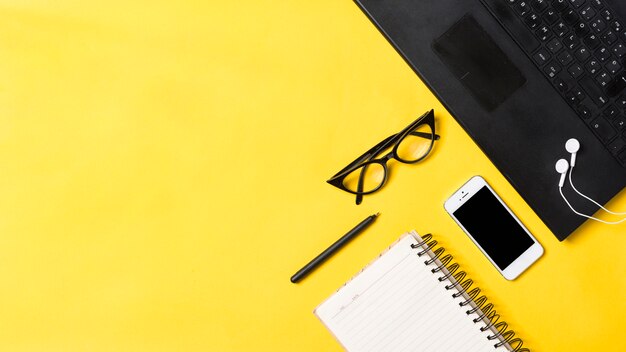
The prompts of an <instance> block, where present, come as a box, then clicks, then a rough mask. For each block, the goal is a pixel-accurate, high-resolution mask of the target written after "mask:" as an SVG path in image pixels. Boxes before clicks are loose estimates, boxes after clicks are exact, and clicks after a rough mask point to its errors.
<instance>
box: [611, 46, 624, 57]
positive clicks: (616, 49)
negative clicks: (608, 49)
mask: <svg viewBox="0 0 626 352" xmlns="http://www.w3.org/2000/svg"><path fill="white" fill-rule="evenodd" d="M613 54H615V56H617V57H619V58H621V57H622V56H624V55H626V46H624V44H622V43H618V44H617V45H616V46H615V47H614V48H613Z"/></svg>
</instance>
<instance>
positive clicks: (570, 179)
mask: <svg viewBox="0 0 626 352" xmlns="http://www.w3.org/2000/svg"><path fill="white" fill-rule="evenodd" d="M573 172H574V167H573V166H572V167H570V168H569V184H570V186H572V189H574V191H576V193H578V194H579V195H580V196H581V197H583V198H585V199H587V200H588V201H590V202H592V203H593V204H595V205H597V206H599V207H600V208H602V209H603V210H604V211H606V212H607V213H611V214H613V215H626V212H625V213H618V212H615V211H610V210H609V209H607V208H605V207H603V206H602V205H601V204H600V203H598V202H596V201H595V200H593V199H591V198H590V197H587V196H586V195H584V194H583V193H582V192H580V191H579V190H578V189H577V188H576V187H574V183H573V182H572V173H573Z"/></svg>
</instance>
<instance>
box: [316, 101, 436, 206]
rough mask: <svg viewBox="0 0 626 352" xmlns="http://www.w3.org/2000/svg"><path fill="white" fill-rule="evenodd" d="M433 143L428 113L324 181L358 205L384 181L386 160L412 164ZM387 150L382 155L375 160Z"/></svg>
mask: <svg viewBox="0 0 626 352" xmlns="http://www.w3.org/2000/svg"><path fill="white" fill-rule="evenodd" d="M436 140H439V135H437V134H436V133H435V114H434V111H433V110H430V111H428V112H426V113H424V115H422V116H420V117H419V118H418V119H417V120H415V121H413V123H411V124H410V125H408V126H407V127H406V128H405V129H403V130H402V131H400V132H399V133H396V134H394V135H391V136H389V137H387V138H385V139H384V140H383V141H382V142H380V143H378V144H377V145H376V146H374V147H373V148H372V149H370V150H368V151H367V152H366V153H365V154H363V155H361V156H360V157H358V158H357V159H356V160H355V161H353V162H351V163H350V164H349V165H348V166H346V167H345V168H343V169H342V170H341V171H339V172H338V173H337V174H336V175H335V176H333V177H332V178H331V179H330V180H328V181H326V182H328V183H329V184H331V185H333V186H335V187H337V188H339V189H341V190H344V191H346V192H349V193H352V194H356V204H361V201H362V200H363V196H364V195H366V194H371V193H374V192H376V191H378V190H379V189H381V188H382V186H383V185H384V184H385V181H387V174H388V172H387V161H389V159H396V160H398V161H399V162H401V163H405V164H415V163H417V162H418V161H421V160H423V159H424V158H426V157H427V156H428V154H429V153H430V152H431V151H432V149H433V145H434V144H435V141H436ZM390 148H391V151H390V152H389V153H387V154H386V155H385V156H383V157H382V158H376V157H377V156H378V155H379V154H381V153H382V152H384V151H386V150H389V149H390ZM375 158H376V159H375Z"/></svg>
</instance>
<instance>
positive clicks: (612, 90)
mask: <svg viewBox="0 0 626 352" xmlns="http://www.w3.org/2000/svg"><path fill="white" fill-rule="evenodd" d="M624 88H626V73H625V72H622V73H620V74H619V75H617V77H615V78H614V79H612V80H611V81H610V83H609V84H607V87H606V94H608V95H609V96H610V97H615V96H617V95H618V94H619V93H621V92H622V90H624Z"/></svg>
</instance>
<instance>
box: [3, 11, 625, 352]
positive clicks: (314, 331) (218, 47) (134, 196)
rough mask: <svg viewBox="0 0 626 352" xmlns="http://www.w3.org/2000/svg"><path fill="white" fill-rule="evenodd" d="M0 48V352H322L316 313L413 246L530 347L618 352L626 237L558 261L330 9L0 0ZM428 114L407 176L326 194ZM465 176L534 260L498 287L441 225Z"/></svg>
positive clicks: (592, 238) (416, 96)
mask: <svg viewBox="0 0 626 352" xmlns="http://www.w3.org/2000/svg"><path fill="white" fill-rule="evenodd" d="M0 33H1V35H0V160H1V165H2V166H1V167H0V169H1V170H2V171H1V172H0V195H1V196H0V283H1V284H0V316H1V318H0V350H1V351H11V352H19V351H47V352H51V351H339V350H340V346H339V345H338V344H337V343H336V342H335V341H334V339H333V338H332V337H331V335H330V334H329V333H328V332H327V331H326V330H325V328H324V327H323V326H322V324H320V323H319V322H318V321H317V319H316V318H315V317H314V315H313V314H312V311H313V309H314V308H315V307H316V305H317V304H318V303H320V302H321V301H322V300H323V299H325V298H326V297H327V296H329V295H330V294H331V293H332V292H334V290H335V289H336V288H338V287H339V286H340V285H341V284H342V283H343V282H344V281H345V280H347V279H348V278H350V277H351V276H352V275H353V274H355V273H356V272H357V271H358V270H359V269H360V268H361V267H362V266H363V265H365V264H366V263H368V262H369V261H370V260H371V259H373V258H374V257H375V256H376V255H377V254H378V253H379V252H380V251H381V250H383V249H384V248H385V247H386V246H387V245H388V244H390V243H391V242H393V241H394V240H396V239H397V238H398V236H399V235H400V234H401V233H403V232H405V231H407V230H410V229H416V230H417V231H418V232H420V233H422V234H423V233H426V232H432V233H433V234H435V236H436V237H437V239H438V240H439V242H440V243H441V244H442V245H443V246H445V247H446V248H447V249H448V250H449V251H450V252H452V253H454V255H455V258H456V260H457V261H458V262H459V263H460V264H461V265H462V266H463V268H464V269H465V270H466V271H468V272H469V273H470V275H471V276H472V278H473V279H474V280H475V281H476V283H477V284H478V286H480V287H481V288H482V289H483V291H484V292H485V293H486V294H487V295H488V297H490V298H491V300H492V301H493V302H494V303H495V305H496V306H497V310H498V312H500V313H501V314H502V315H503V317H504V318H505V320H507V321H508V322H509V323H510V325H511V327H512V328H513V329H514V330H515V331H516V332H518V333H519V335H520V336H521V337H522V338H523V339H524V340H525V341H526V345H527V346H528V347H530V348H532V350H533V351H600V350H602V351H622V350H624V349H626V342H625V340H624V339H623V337H624V328H625V327H626V326H625V325H626V323H625V320H624V319H625V316H626V304H625V302H624V298H625V297H626V280H625V279H624V278H625V274H626V272H625V267H626V259H624V258H625V257H624V255H623V252H624V250H625V249H626V233H625V232H626V224H625V225H621V226H614V227H609V226H604V225H599V224H587V225H585V226H584V227H583V228H581V229H580V231H579V232H578V233H576V234H575V235H574V236H572V237H571V238H570V239H568V240H566V241H564V242H562V243H560V242H558V241H557V239H556V238H555V237H554V236H553V235H552V234H551V233H550V232H549V231H548V229H547V228H546V226H545V225H544V224H543V223H542V222H541V221H540V220H539V218H538V217H537V216H536V215H535V214H534V213H533V212H532V211H531V209H530V208H529V207H528V205H527V204H526V203H525V202H524V201H523V200H522V199H521V197H520V196H519V195H518V194H517V193H516V192H515V191H514V189H513V188H512V187H511V185H509V184H508V183H507V181H506V180H505V179H504V178H503V176H502V175H501V174H500V173H498V171H497V170H496V169H495V168H494V166H493V165H492V164H491V163H490V162H489V161H488V159H487V158H486V157H485V156H484V155H483V154H482V153H481V152H480V151H479V149H478V147H477V146H476V145H475V144H474V143H473V142H472V141H471V140H470V138H469V137H468V136H467V135H466V134H465V133H464V132H463V130H462V129H461V128H460V127H459V125H458V124H457V123H456V122H455V121H454V120H453V119H452V118H451V116H450V115H449V113H447V112H446V111H445V110H444V109H443V108H442V106H441V105H440V103H439V102H438V101H437V100H436V99H435V98H434V97H433V95H432V94H431V93H430V92H429V90H428V89H427V88H426V87H425V86H424V84H423V83H422V82H421V81H420V80H419V79H418V78H417V77H416V76H415V74H413V72H412V71H411V70H410V69H409V68H408V67H407V65H406V64H405V63H404V62H403V61H402V60H401V58H400V57H399V56H398V55H397V54H396V53H395V52H394V50H393V49H392V48H391V47H390V45H389V44H387V42H386V41H385V40H384V39H383V38H382V36H381V35H380V34H379V33H378V32H377V31H376V29H375V28H374V27H373V26H372V25H371V24H370V23H369V22H368V20H367V19H366V18H365V16H364V15H363V14H362V13H361V12H360V11H359V10H358V8H357V7H356V6H355V5H354V4H353V3H352V2H351V1H349V0H341V1H337V0H332V1H331V0H320V1H272V2H258V1H215V0H209V1H154V0H153V1H118V0H114V1H106V2H93V1H92V2H89V1H83V0H81V1H79V0H72V1H55V2H50V1H40V0H34V1H14V0H6V1H4V0H3V1H0ZM430 108H434V109H435V111H436V119H437V128H438V130H439V133H440V134H441V135H442V138H441V140H440V141H439V142H438V143H437V145H436V149H435V150H434V152H433V154H432V155H431V157H430V158H429V159H427V160H426V161H425V162H423V163H420V164H418V165H412V166H408V165H398V164H393V165H390V166H391V169H392V177H391V180H390V181H389V183H388V184H387V185H386V187H385V188H384V189H383V190H382V191H381V192H379V193H377V194H375V195H373V196H369V197H366V198H365V200H364V202H363V204H362V205H360V206H356V205H355V204H354V199H353V197H352V196H349V195H347V194H345V193H343V192H341V191H339V190H337V189H335V188H334V187H332V186H330V185H328V184H326V183H325V180H326V179H327V178H328V177H329V176H331V175H333V174H334V173H335V172H336V171H338V170H339V169H340V168H342V167H343V166H345V164H347V163H348V162H349V161H351V160H353V159H354V158H355V157H356V156H358V155H360V154H361V153H362V152H364V151H365V150H366V149H368V148H370V147H371V146H373V145H374V144H375V143H377V142H378V141H379V140H381V139H382V138H384V137H386V136H387V135H389V134H391V133H394V132H396V131H398V130H400V129H401V128H403V127H404V126H405V125H407V124H408V123H409V122H411V121H413V120H414V119H415V118H416V116H418V115H419V114H421V113H422V112H424V111H426V110H427V109H430ZM520 147H522V148H523V146H520ZM583 147H584V146H583ZM564 154H565V152H564ZM557 157H558V156H557V155H555V158H557ZM580 167H584V160H580ZM472 175H482V176H484V177H485V178H486V179H487V180H488V182H490V183H491V184H492V186H493V187H494V188H495V189H496V191H497V192H498V193H499V194H500V195H501V196H502V197H503V198H504V200H505V201H506V202H507V203H508V204H509V205H510V206H511V208H512V209H513V210H514V211H515V212H516V213H517V214H518V215H519V217H520V218H521V219H522V220H523V222H524V223H525V224H526V225H527V226H528V227H529V228H530V230H531V231H532V232H533V233H534V235H535V236H536V237H537V238H538V239H539V241H540V242H541V244H542V245H543V246H544V247H545V255H544V256H543V258H542V259H540V261H539V262H538V263H536V265H534V266H533V267H532V268H531V269H530V270H529V271H527V272H526V273H525V274H523V276H521V277H520V278H519V279H517V280H515V281H513V282H509V281H506V280H504V279H503V278H502V277H501V276H500V274H498V273H497V272H496V270H495V269H494V268H493V267H492V266H491V264H489V263H488V261H487V260H486V259H485V258H484V257H483V255H482V254H481V253H480V252H479V251H478V249H477V248H476V247H475V246H474V245H473V244H472V243H471V242H470V240H469V239H468V238H467V237H466V235H465V234H463V233H462V232H461V230H460V229H459V228H457V226H456V225H455V224H454V223H453V222H452V220H451V219H450V218H449V217H448V216H447V215H446V213H445V212H444V210H443V207H442V204H443V202H444V200H445V199H446V198H447V196H448V195H450V194H451V193H452V192H453V191H454V190H455V189H456V188H457V187H459V186H460V185H461V184H462V183H463V182H465V181H466V180H467V179H469V178H470V177H471V176H472ZM554 182H555V184H556V182H557V175H555V178H554ZM581 188H584V185H581ZM609 205H610V206H611V208H614V209H622V210H626V194H624V193H622V194H620V195H619V196H617V197H616V198H615V199H614V200H613V201H612V202H611V203H610V204H609ZM375 212H381V213H382V215H381V216H380V218H379V219H378V220H377V222H376V223H375V224H374V225H373V226H372V227H371V228H369V229H368V230H367V231H366V232H365V233H363V234H362V235H361V236H360V237H359V238H357V239H356V240H355V241H353V242H352V243H350V244H349V245H348V246H347V247H346V248H344V249H343V250H342V251H341V252H340V253H338V254H337V255H336V256H335V257H333V258H332V259H331V260H329V261H328V262H327V263H326V264H324V265H323V266H322V267H321V268H319V270H317V271H316V272H314V273H313V274H312V275H311V276H309V277H308V278H307V279H306V280H304V281H303V282H301V283H300V284H298V285H294V284H291V283H290V282H289V277H290V276H291V275H292V274H293V273H294V272H295V271H296V270H297V269H299V268H300V267H301V266H302V265H303V264H305V263H306V262H307V261H308V260H309V259H311V258H312V257H313V256H315V255H317V254H318V253H319V252H320V251H321V250H322V249H324V248H325V247H326V246H327V245H329V244H330V243H332V242H333V241H334V240H336V239H337V238H338V237H339V236H340V235H342V234H343V233H344V232H345V231H346V230H348V229H349V228H351V227H352V226H353V225H355V224H356V223H357V222H359V221H360V220H362V219H363V218H365V217H366V216H367V215H369V214H372V213H375ZM418 330H419V327H416V331H418Z"/></svg>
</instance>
